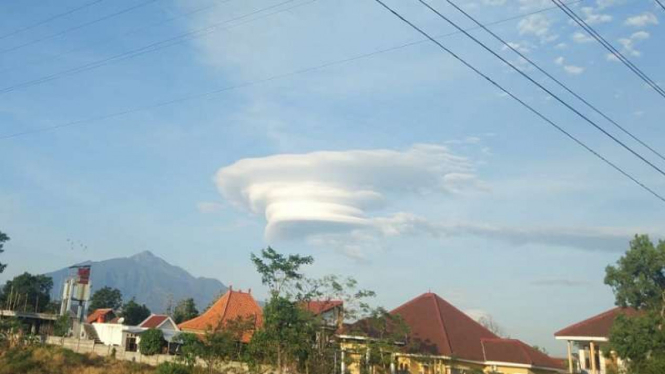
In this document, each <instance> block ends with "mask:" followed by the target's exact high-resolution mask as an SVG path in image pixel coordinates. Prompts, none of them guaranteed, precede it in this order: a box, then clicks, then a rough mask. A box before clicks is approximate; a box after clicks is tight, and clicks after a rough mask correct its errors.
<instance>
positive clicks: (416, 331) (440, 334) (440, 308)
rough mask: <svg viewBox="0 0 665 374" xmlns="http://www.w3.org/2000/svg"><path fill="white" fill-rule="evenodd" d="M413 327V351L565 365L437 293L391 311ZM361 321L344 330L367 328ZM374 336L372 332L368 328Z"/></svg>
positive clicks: (550, 365) (422, 296)
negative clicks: (478, 319)
mask: <svg viewBox="0 0 665 374" xmlns="http://www.w3.org/2000/svg"><path fill="white" fill-rule="evenodd" d="M390 313H391V314H394V315H399V316H401V317H402V319H403V320H404V322H405V323H406V324H407V325H408V326H409V330H410V331H409V343H411V344H410V345H411V347H407V349H409V350H413V352H412V353H416V354H418V353H421V354H424V353H427V354H433V355H440V356H448V357H455V358H458V359H465V360H471V361H479V362H486V361H496V362H505V363H514V364H524V365H533V366H540V367H546V368H555V369H559V368H562V363H560V362H559V361H557V360H555V359H553V358H551V357H549V356H548V355H546V354H544V353H542V352H540V351H538V350H536V349H534V348H532V347H530V346H528V345H527V344H525V343H523V342H521V341H519V340H514V339H502V338H500V337H498V336H496V335H495V334H494V333H492V332H491V331H489V330H488V329H486V328H485V327H483V326H482V325H480V324H479V323H478V322H476V321H474V320H473V319H472V318H471V317H469V316H467V315H466V314H465V313H464V312H462V311H461V310H459V309H457V308H455V307H454V306H453V305H451V304H450V303H448V302H447V301H445V300H443V299H442V298H441V297H439V296H438V295H436V294H434V293H430V292H428V293H425V294H422V295H420V296H418V297H416V298H415V299H413V300H411V301H409V302H407V303H406V304H403V305H402V306H399V307H397V308H396V309H394V310H393V311H391V312H390ZM367 325H368V324H367V321H366V320H361V321H358V322H356V323H355V324H354V325H352V326H345V327H344V329H343V331H349V332H351V331H353V330H354V329H358V328H360V330H361V331H365V330H367V328H368V326H367ZM367 332H368V333H369V336H373V334H372V331H367Z"/></svg>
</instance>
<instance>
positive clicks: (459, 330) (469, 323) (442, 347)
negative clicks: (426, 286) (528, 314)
mask: <svg viewBox="0 0 665 374" xmlns="http://www.w3.org/2000/svg"><path fill="white" fill-rule="evenodd" d="M391 313H392V314H398V315H400V316H401V317H402V319H403V320H404V322H405V323H406V324H407V325H408V326H409V328H410V333H409V335H410V336H409V337H410V340H411V341H412V342H414V343H416V344H417V345H419V346H420V349H419V350H421V351H426V352H428V353H430V354H436V355H442V356H449V357H453V356H454V357H457V358H460V359H467V360H476V361H483V360H484V355H483V347H482V344H481V342H480V340H481V339H498V338H499V337H498V336H496V335H494V334H493V333H492V332H491V331H489V330H487V329H486V328H485V327H483V326H482V325H480V324H479V323H478V322H476V321H474V320H473V319H471V317H469V316H467V315H466V314H464V312H462V311H461V310H459V309H457V308H455V307H454V306H452V305H451V304H450V303H448V302H447V301H445V300H443V299H442V298H441V297H439V296H438V295H436V294H434V293H430V292H428V293H425V294H422V295H420V296H418V297H416V298H415V299H413V300H411V301H409V302H407V303H406V304H404V305H402V306H400V307H398V308H396V309H395V310H393V311H391Z"/></svg>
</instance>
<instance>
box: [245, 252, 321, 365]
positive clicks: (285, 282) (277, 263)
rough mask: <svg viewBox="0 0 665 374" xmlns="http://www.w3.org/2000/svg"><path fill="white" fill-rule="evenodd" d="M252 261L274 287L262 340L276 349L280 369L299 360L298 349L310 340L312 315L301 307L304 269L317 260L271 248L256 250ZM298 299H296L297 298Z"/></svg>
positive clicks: (265, 308) (262, 278) (266, 309)
mask: <svg viewBox="0 0 665 374" xmlns="http://www.w3.org/2000/svg"><path fill="white" fill-rule="evenodd" d="M251 260H252V262H253V263H254V266H255V267H256V270H257V271H258V273H259V274H260V275H261V281H262V282H263V284H264V285H266V286H267V287H268V288H269V289H270V299H269V301H268V303H267V304H266V306H265V307H264V309H263V329H262V332H261V334H260V335H259V339H261V340H262V343H263V344H267V345H269V346H270V347H271V348H272V350H273V351H274V352H275V355H274V358H275V364H276V366H277V372H278V373H279V374H281V373H282V371H283V368H284V366H285V365H286V364H287V363H288V364H294V363H295V362H296V361H297V358H298V357H297V356H298V355H296V352H298V350H299V349H300V347H301V345H302V344H303V342H307V341H309V339H308V338H307V335H306V334H308V333H310V332H311V331H310V327H311V324H308V322H309V320H310V319H309V318H308V317H309V316H308V315H307V314H306V313H305V312H304V311H303V309H302V308H300V307H299V304H300V302H302V301H304V300H305V299H306V297H304V295H303V292H302V291H303V288H304V287H303V284H302V283H301V281H302V280H303V279H304V274H303V273H302V272H301V270H300V268H301V267H302V266H303V265H309V264H311V263H313V262H314V259H313V258H312V257H311V256H300V255H288V256H285V255H282V254H280V253H278V252H277V251H275V250H274V249H272V248H271V247H268V248H266V249H263V250H261V254H260V257H259V256H256V255H255V254H253V253H252V255H251ZM294 298H295V300H294Z"/></svg>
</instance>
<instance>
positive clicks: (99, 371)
mask: <svg viewBox="0 0 665 374" xmlns="http://www.w3.org/2000/svg"><path fill="white" fill-rule="evenodd" d="M154 373H155V368H153V367H150V366H148V365H142V364H137V363H133V362H127V361H119V360H114V359H111V358H104V357H100V356H97V355H94V354H79V353H75V352H72V351H70V350H68V349H64V348H61V347H57V346H46V345H35V346H29V347H24V348H19V349H10V350H8V351H5V352H0V374H154Z"/></svg>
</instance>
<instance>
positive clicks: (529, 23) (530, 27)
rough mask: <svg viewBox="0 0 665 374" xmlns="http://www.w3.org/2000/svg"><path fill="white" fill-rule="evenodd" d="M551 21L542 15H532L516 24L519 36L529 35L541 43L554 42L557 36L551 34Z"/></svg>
mask: <svg viewBox="0 0 665 374" xmlns="http://www.w3.org/2000/svg"><path fill="white" fill-rule="evenodd" d="M551 26H552V21H550V19H549V18H547V16H545V15H543V14H533V15H531V16H528V17H526V18H524V19H522V20H521V21H519V22H518V23H517V31H518V32H519V34H520V35H531V36H535V37H537V38H539V40H540V42H541V43H548V42H552V41H554V40H556V39H557V38H558V35H556V34H554V33H552V32H551V30H550V28H551Z"/></svg>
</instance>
